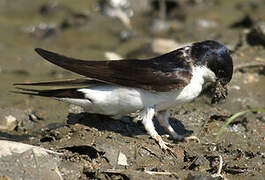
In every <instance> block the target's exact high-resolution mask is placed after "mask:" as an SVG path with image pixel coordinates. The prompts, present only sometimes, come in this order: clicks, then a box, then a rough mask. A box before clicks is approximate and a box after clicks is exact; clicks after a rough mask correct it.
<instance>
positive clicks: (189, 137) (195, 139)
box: [183, 136, 201, 143]
mask: <svg viewBox="0 0 265 180" xmlns="http://www.w3.org/2000/svg"><path fill="white" fill-rule="evenodd" d="M183 140H184V141H190V140H193V141H196V142H197V143H201V141H200V139H199V138H198V137H197V136H187V137H184V138H183Z"/></svg>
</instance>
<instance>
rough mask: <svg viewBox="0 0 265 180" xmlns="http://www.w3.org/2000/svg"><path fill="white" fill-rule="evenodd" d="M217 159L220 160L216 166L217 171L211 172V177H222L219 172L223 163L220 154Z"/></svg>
mask: <svg viewBox="0 0 265 180" xmlns="http://www.w3.org/2000/svg"><path fill="white" fill-rule="evenodd" d="M219 159H220V162H219V167H218V170H217V173H215V174H213V175H212V177H221V178H223V179H224V177H223V175H222V174H221V172H222V168H223V163H224V162H223V158H222V156H221V155H219Z"/></svg>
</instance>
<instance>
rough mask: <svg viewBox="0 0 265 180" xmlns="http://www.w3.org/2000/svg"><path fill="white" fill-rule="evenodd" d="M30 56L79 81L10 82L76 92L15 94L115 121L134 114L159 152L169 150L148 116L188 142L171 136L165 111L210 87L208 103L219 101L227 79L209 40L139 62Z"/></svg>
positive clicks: (224, 63)
mask: <svg viewBox="0 0 265 180" xmlns="http://www.w3.org/2000/svg"><path fill="white" fill-rule="evenodd" d="M36 52H37V53H38V54H39V55H40V56H42V57H43V58H44V59H46V60H48V61H49V62H51V63H53V64H56V65H58V66H60V67H62V68H64V69H67V70H70V71H72V72H75V73H77V74H80V75H83V76H85V78H83V79H70V80H65V81H51V82H39V83H15V84H14V85H23V86H24V85H31V86H74V85H77V86H78V85H79V88H64V89H52V90H36V89H26V88H17V89H20V90H22V91H15V92H17V93H21V94H28V95H36V96H45V97H52V98H55V99H57V100H60V101H64V102H67V103H71V104H75V105H78V106H81V107H83V108H84V109H85V111H87V112H88V113H96V114H103V115H109V116H112V117H113V118H116V119H119V118H121V117H123V116H126V115H128V114H130V113H134V112H137V111H138V112H139V114H138V119H140V120H141V121H142V124H143V125H144V127H145V129H146V131H147V132H148V134H149V135H150V136H151V137H152V138H153V139H155V140H156V141H157V143H158V144H159V146H160V147H161V148H162V149H163V150H170V148H169V147H168V143H166V142H164V141H163V139H162V138H161V136H160V135H159V134H158V133H157V131H156V130H155V127H154V124H153V117H154V115H155V114H156V115H157V119H158V122H159V123H160V125H161V126H163V127H164V128H165V130H167V132H168V133H169V134H171V135H172V136H173V138H175V139H178V140H181V139H185V138H189V137H184V136H182V135H179V134H177V133H176V132H175V131H174V129H173V128H172V126H171V125H170V123H169V117H170V111H169V108H172V107H174V106H176V105H178V104H183V103H187V102H190V101H191V100H193V99H194V98H196V97H198V96H199V95H200V93H201V92H202V90H203V89H204V88H205V85H206V84H212V85H213V87H214V88H215V90H216V92H214V93H215V96H214V99H213V101H214V102H216V101H219V99H223V98H225V96H226V84H227V83H228V82H229V81H230V80H231V78H232V74H233V62H232V58H231V56H230V50H228V49H227V48H226V47H225V46H224V45H222V44H220V43H218V42H216V41H213V40H207V41H202V42H196V43H193V44H191V45H190V46H185V47H183V48H180V49H177V50H175V51H172V52H169V53H167V54H164V55H161V56H158V57H154V58H150V59H145V60H137V59H128V60H125V59H124V60H115V61H90V60H89V61H85V60H79V59H74V58H70V57H66V56H63V55H60V54H57V53H53V52H50V51H46V50H43V49H40V48H37V49H36ZM81 86H83V87H81ZM84 86H85V87H84ZM217 91H218V92H217Z"/></svg>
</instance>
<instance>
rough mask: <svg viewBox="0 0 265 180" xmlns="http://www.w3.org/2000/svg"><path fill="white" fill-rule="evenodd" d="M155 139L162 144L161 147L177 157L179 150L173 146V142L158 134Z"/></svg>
mask: <svg viewBox="0 0 265 180" xmlns="http://www.w3.org/2000/svg"><path fill="white" fill-rule="evenodd" d="M155 140H156V141H157V143H158V145H159V146H160V148H161V149H162V150H163V151H164V152H169V153H170V154H172V155H173V156H174V157H175V158H177V156H178V155H177V152H175V151H174V150H173V149H172V147H173V144H171V143H167V142H165V141H163V139H162V137H161V136H159V135H158V136H156V137H155Z"/></svg>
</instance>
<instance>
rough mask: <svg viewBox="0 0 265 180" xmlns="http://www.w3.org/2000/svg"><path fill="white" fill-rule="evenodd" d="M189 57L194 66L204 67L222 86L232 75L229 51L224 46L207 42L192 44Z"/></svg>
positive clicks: (214, 42) (211, 41)
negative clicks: (193, 60)
mask: <svg viewBox="0 0 265 180" xmlns="http://www.w3.org/2000/svg"><path fill="white" fill-rule="evenodd" d="M191 56H192V58H193V59H195V65H199V66H206V67H207V68H209V69H210V70H211V71H212V72H213V73H214V74H215V76H216V81H218V82H220V83H221V84H222V85H223V86H224V85H226V84H227V83H229V82H230V80H231V79H232V75H233V61H232V57H231V56H230V50H229V49H227V48H226V47H225V46H224V45H222V44H220V43H218V42H216V41H213V40H207V41H202V42H198V43H194V44H192V48H191Z"/></svg>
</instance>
